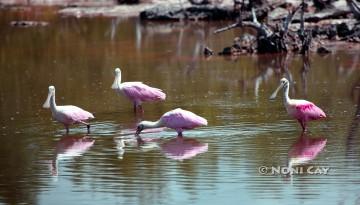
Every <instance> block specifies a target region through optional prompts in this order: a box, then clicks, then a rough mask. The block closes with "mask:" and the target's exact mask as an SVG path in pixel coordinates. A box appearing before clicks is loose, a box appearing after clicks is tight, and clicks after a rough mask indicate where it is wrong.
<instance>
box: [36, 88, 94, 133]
mask: <svg viewBox="0 0 360 205" xmlns="http://www.w3.org/2000/svg"><path fill="white" fill-rule="evenodd" d="M43 108H50V110H51V113H52V117H53V118H54V119H56V120H57V121H58V122H60V123H62V124H64V126H65V128H66V133H69V126H70V125H72V124H77V123H81V124H84V125H86V127H87V130H88V132H90V124H88V123H86V121H87V120H90V119H93V118H94V115H93V114H91V113H90V112H88V111H85V110H83V109H81V108H79V107H76V106H73V105H63V106H57V105H56V102H55V87H54V86H49V94H48V97H47V99H46V101H45V103H44V105H43Z"/></svg>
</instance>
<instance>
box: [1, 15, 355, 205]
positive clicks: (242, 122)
mask: <svg viewBox="0 0 360 205" xmlns="http://www.w3.org/2000/svg"><path fill="white" fill-rule="evenodd" d="M24 18H25V19H35V20H46V21H49V25H48V26H45V27H32V28H17V27H11V26H10V25H9V22H10V21H12V20H19V19H24ZM226 23H227V22H216V23H206V22H199V23H189V24H184V23H176V22H174V23H141V22H140V21H139V20H137V19H128V20H124V19H110V18H85V19H76V18H61V17H56V16H51V15H50V17H49V16H48V15H43V14H42V13H41V14H36V13H35V14H33V13H32V14H31V15H29V14H27V15H25V14H21V13H20V14H19V13H17V12H7V11H0V42H1V43H0V203H5V204H19V203H26V204H75V203H76V204H208V205H210V204H360V134H359V108H358V106H359V103H360V101H359V99H360V97H359V96H360V91H359V90H360V89H359V86H360V85H359V84H360V82H359V79H360V74H359V73H360V72H359V57H360V56H359V55H360V54H359V51H358V50H356V49H344V48H342V49H336V48H335V47H334V48H333V49H334V52H333V53H332V54H329V55H326V56H320V55H317V54H311V55H310V56H309V59H303V58H302V57H301V56H281V55H265V56H257V55H247V56H240V57H238V58H223V57H219V56H213V57H212V58H210V59H206V58H204V57H203V56H202V45H208V46H209V47H210V48H212V49H214V50H215V51H220V50H221V49H222V48H223V47H225V46H226V45H230V44H231V39H233V37H234V36H236V35H238V34H240V31H236V30H234V31H228V32H225V33H223V34H219V35H216V36H215V35H213V34H212V32H213V31H214V30H215V29H216V28H218V27H220V26H222V25H224V24H226ZM304 62H305V63H304ZM115 67H120V68H121V69H122V80H123V81H142V82H144V83H146V84H149V85H152V86H154V87H158V88H161V89H163V90H164V92H166V94H167V99H166V101H165V102H162V103H150V104H149V103H148V104H144V110H145V112H144V114H143V115H134V113H133V110H132V105H131V103H130V102H129V101H128V100H127V99H125V98H124V97H121V96H118V95H116V93H115V92H114V91H113V90H111V88H110V87H111V84H112V82H113V78H114V77H113V71H114V68H115ZM284 76H285V77H287V78H289V79H291V90H290V95H291V97H293V98H305V99H308V100H311V101H312V102H314V103H315V104H317V105H318V106H319V107H321V108H322V109H323V110H324V111H325V112H326V113H327V116H328V118H327V119H326V120H322V121H316V122H311V123H310V124H309V130H310V131H309V132H308V133H307V134H305V135H302V134H301V127H300V126H299V125H298V123H297V122H296V121H295V120H293V119H291V118H290V117H288V115H287V113H286V111H285V108H284V107H283V104H282V96H281V95H280V96H279V97H278V98H277V99H276V100H275V101H269V96H270V95H271V93H272V91H273V90H274V89H275V88H276V87H277V85H278V83H279V80H280V79H281V78H282V77H284ZM49 85H54V86H56V89H57V91H56V92H57V95H56V97H57V104H59V105H62V104H73V105H77V106H80V107H82V108H84V109H86V110H88V111H90V112H92V113H94V115H95V117H96V119H94V120H92V127H91V133H90V134H87V133H86V128H85V127H84V126H81V125H77V126H73V127H72V128H71V130H70V133H69V135H66V133H65V129H64V127H63V126H62V125H61V124H59V123H57V122H54V121H53V120H52V119H51V113H50V110H47V109H43V108H42V104H43V102H44V101H45V98H46V96H47V88H48V86H49ZM177 107H181V108H183V109H187V110H191V111H193V112H194V113H197V114H198V115H201V116H203V117H204V118H206V119H207V120H208V123H209V125H208V126H207V127H203V128H199V129H194V130H191V131H187V132H185V133H184V138H183V139H179V138H176V133H175V132H174V131H172V130H168V129H165V130H156V131H155V132H149V133H143V134H142V135H141V136H142V138H143V139H144V141H145V142H146V143H145V144H144V145H138V144H137V142H136V140H135V138H134V135H133V133H134V129H135V126H136V123H137V122H139V121H140V120H144V119H146V120H156V119H157V118H159V117H160V116H161V115H162V114H163V113H165V112H166V111H168V110H171V109H174V108H177ZM314 144H315V145H319V146H320V145H321V146H322V147H321V149H320V150H319V152H318V153H316V156H314V159H312V160H310V161H308V162H306V163H304V164H302V165H299V166H300V167H309V166H323V167H329V168H330V170H329V173H328V174H327V175H321V174H317V175H312V174H294V175H291V176H288V175H262V174H261V173H259V171H258V169H259V167H260V166H268V167H271V166H287V165H288V163H289V160H290V159H291V157H292V155H291V154H290V153H294V152H293V151H291V150H293V149H296V147H300V149H302V148H304V147H305V148H306V146H312V145H314ZM295 153H296V152H295Z"/></svg>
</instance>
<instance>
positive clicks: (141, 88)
mask: <svg viewBox="0 0 360 205" xmlns="http://www.w3.org/2000/svg"><path fill="white" fill-rule="evenodd" d="M121 89H122V92H123V93H124V94H125V96H126V97H127V98H129V99H130V100H131V101H133V102H135V103H136V102H137V103H141V102H152V101H162V100H165V98H166V95H165V93H163V92H162V90H160V89H158V88H153V87H150V86H148V85H145V84H143V83H142V82H126V83H122V88H121Z"/></svg>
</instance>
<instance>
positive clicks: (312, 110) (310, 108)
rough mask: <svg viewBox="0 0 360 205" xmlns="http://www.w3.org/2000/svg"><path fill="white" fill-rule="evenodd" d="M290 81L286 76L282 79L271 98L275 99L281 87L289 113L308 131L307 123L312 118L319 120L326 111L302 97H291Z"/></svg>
mask: <svg viewBox="0 0 360 205" xmlns="http://www.w3.org/2000/svg"><path fill="white" fill-rule="evenodd" d="M289 87H290V83H289V81H288V80H287V79H286V78H282V79H281V80H280V85H279V87H277V88H276V90H275V91H274V93H273V94H272V95H271V96H270V99H275V98H276V95H277V93H278V92H279V90H280V89H281V88H283V91H284V105H285V108H286V111H287V113H288V114H289V115H290V116H291V117H293V118H295V119H297V120H298V122H299V123H300V125H301V127H302V129H303V131H306V123H307V122H308V121H311V120H318V119H321V118H325V117H326V114H325V112H324V111H323V110H322V109H320V108H319V107H317V106H316V105H315V104H314V103H312V102H309V101H306V100H301V99H290V97H289Z"/></svg>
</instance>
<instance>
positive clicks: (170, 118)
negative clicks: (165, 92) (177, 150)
mask: <svg viewBox="0 0 360 205" xmlns="http://www.w3.org/2000/svg"><path fill="white" fill-rule="evenodd" d="M206 125H207V120H206V119H204V118H202V117H200V116H198V115H196V114H194V113H192V112H190V111H187V110H183V109H181V108H177V109H175V110H171V111H169V112H166V113H165V114H163V115H162V116H161V117H160V119H159V120H158V121H155V122H150V121H141V122H140V123H139V124H138V126H137V130H136V135H139V134H140V132H141V131H142V130H143V129H146V128H156V127H168V128H171V129H174V130H176V132H177V133H178V136H179V137H182V132H183V130H189V129H193V128H195V127H199V126H206Z"/></svg>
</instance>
